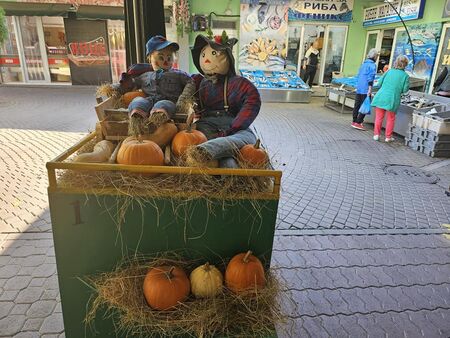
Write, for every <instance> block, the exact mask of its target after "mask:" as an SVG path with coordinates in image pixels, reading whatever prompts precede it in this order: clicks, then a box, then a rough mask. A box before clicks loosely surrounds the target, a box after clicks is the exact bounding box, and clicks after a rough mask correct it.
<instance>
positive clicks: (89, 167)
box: [46, 132, 282, 199]
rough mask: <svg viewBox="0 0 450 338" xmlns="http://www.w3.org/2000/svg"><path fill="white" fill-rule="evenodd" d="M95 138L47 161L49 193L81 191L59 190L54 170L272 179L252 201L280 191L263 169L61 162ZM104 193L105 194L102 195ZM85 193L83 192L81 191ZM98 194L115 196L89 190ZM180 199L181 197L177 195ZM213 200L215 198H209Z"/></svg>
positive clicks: (276, 175)
mask: <svg viewBox="0 0 450 338" xmlns="http://www.w3.org/2000/svg"><path fill="white" fill-rule="evenodd" d="M95 137H96V133H95V132H92V133H90V134H89V135H87V136H86V137H84V138H83V139H81V140H80V141H79V142H78V143H77V144H75V145H74V146H72V147H70V148H69V149H67V150H66V151H65V152H63V153H62V154H61V155H59V156H57V157H56V158H55V159H54V160H52V161H50V162H47V164H46V166H47V170H48V178H49V190H51V191H66V192H81V190H80V189H78V190H77V189H72V188H62V187H58V183H57V180H56V173H55V171H56V170H57V169H66V170H74V171H80V170H82V171H126V172H130V173H144V174H145V173H150V174H172V175H211V176H243V177H246V176H253V177H255V176H257V177H273V178H274V186H273V190H272V192H268V193H258V194H252V195H251V196H248V197H242V198H252V199H258V198H262V199H278V198H279V196H280V189H281V176H282V172H281V171H280V170H265V169H229V168H195V167H174V166H149V165H124V164H113V163H81V162H63V161H64V160H66V159H67V158H68V157H69V156H70V155H72V154H73V153H75V152H76V151H77V150H79V149H80V148H81V147H82V146H83V145H85V144H86V143H87V142H89V141H91V140H92V139H94V138H95ZM103 191H107V192H103ZM83 192H84V193H86V191H83ZM94 192H95V193H97V194H113V192H115V193H116V194H117V193H118V191H117V190H116V189H102V190H98V189H92V193H94ZM193 195H199V194H195V192H189V193H187V194H186V197H192V196H193ZM180 196H181V195H180ZM210 197H214V196H210Z"/></svg>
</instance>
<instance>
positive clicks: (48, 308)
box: [27, 300, 56, 318]
mask: <svg viewBox="0 0 450 338" xmlns="http://www.w3.org/2000/svg"><path fill="white" fill-rule="evenodd" d="M55 306H56V301H54V300H39V301H37V302H35V303H33V304H31V307H30V309H29V310H28V312H27V317H28V318H44V317H47V316H48V315H50V314H51V313H52V312H53V309H54V308H55Z"/></svg>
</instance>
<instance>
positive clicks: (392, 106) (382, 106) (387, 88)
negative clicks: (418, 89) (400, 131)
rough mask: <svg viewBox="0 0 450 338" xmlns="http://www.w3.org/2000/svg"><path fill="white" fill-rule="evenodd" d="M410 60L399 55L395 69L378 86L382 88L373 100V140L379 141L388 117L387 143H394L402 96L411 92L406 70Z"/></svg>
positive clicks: (383, 77)
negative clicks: (396, 116)
mask: <svg viewBox="0 0 450 338" xmlns="http://www.w3.org/2000/svg"><path fill="white" fill-rule="evenodd" d="M408 63H409V60H408V58H407V57H406V56H404V55H399V56H398V57H397V59H396V60H395V62H394V68H393V69H390V70H389V71H387V72H386V73H384V75H383V76H382V77H381V79H380V81H378V84H379V85H380V86H381V87H380V90H378V92H377V94H376V95H375V97H374V98H373V101H372V106H373V107H375V114H376V116H375V126H374V131H373V139H374V140H375V141H378V140H379V139H380V134H381V126H382V124H383V119H384V115H386V139H385V141H386V142H392V141H394V138H393V137H392V133H393V131H394V125H395V114H396V113H397V110H398V107H400V101H401V95H402V94H403V93H406V92H407V91H408V90H409V75H408V74H406V72H405V68H406V66H407V65H408Z"/></svg>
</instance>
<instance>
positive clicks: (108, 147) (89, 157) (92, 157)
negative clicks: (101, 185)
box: [73, 140, 114, 163]
mask: <svg viewBox="0 0 450 338" xmlns="http://www.w3.org/2000/svg"><path fill="white" fill-rule="evenodd" d="M113 150H114V144H113V143H112V142H111V141H107V140H103V141H100V142H98V143H97V144H96V145H95V146H94V150H93V151H92V153H84V154H80V155H78V156H76V157H75V158H74V159H73V161H74V162H89V163H101V162H106V161H108V160H109V158H110V156H111V154H112V152H113Z"/></svg>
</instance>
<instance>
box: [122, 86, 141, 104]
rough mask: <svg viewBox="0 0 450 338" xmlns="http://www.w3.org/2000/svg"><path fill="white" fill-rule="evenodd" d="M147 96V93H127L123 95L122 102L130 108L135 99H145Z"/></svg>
mask: <svg viewBox="0 0 450 338" xmlns="http://www.w3.org/2000/svg"><path fill="white" fill-rule="evenodd" d="M145 96H146V95H145V93H144V92H141V91H139V90H136V91H132V92H127V93H125V94H123V95H122V102H123V104H124V105H125V106H127V107H128V105H129V104H130V103H131V101H133V99H134V98H135V97H145Z"/></svg>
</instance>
